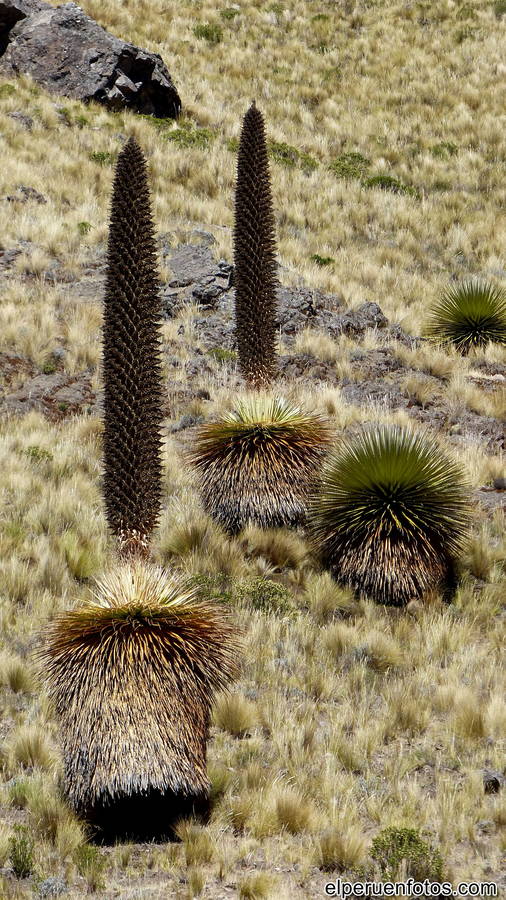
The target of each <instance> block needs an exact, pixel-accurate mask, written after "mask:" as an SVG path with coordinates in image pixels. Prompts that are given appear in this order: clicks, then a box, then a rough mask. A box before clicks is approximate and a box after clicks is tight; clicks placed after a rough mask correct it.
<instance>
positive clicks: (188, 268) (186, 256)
mask: <svg viewBox="0 0 506 900" xmlns="http://www.w3.org/2000/svg"><path fill="white" fill-rule="evenodd" d="M169 265H170V267H171V269H172V274H173V275H174V278H173V279H172V280H171V281H169V287H171V288H181V287H187V286H188V285H190V284H194V283H195V282H197V281H200V279H201V278H205V277H206V276H208V275H210V274H211V272H212V270H213V269H214V268H215V267H216V262H215V259H214V257H213V254H212V252H211V250H210V249H209V247H202V246H200V247H199V246H195V245H193V244H183V245H182V246H181V247H178V248H177V250H175V251H174V253H173V254H172V256H171V257H170V260H169Z"/></svg>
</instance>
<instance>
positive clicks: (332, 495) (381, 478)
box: [310, 425, 470, 605]
mask: <svg viewBox="0 0 506 900" xmlns="http://www.w3.org/2000/svg"><path fill="white" fill-rule="evenodd" d="M469 516H470V506H469V500H468V494H467V488H466V485H465V481H464V479H463V475H462V472H461V471H460V468H459V467H458V466H457V465H456V464H455V463H453V462H452V461H451V460H450V459H449V458H447V457H446V455H445V454H444V453H442V452H441V451H440V450H439V449H438V447H437V446H435V445H434V443H433V442H431V441H430V440H429V439H428V437H425V436H424V435H422V434H417V433H415V432H411V431H410V430H408V429H405V428H401V427H399V426H389V425H381V426H378V427H376V428H368V429H367V430H365V431H363V432H362V433H361V434H359V435H358V437H356V438H354V439H353V440H352V441H351V442H349V443H343V444H342V445H341V446H340V447H339V448H338V449H337V450H336V451H334V453H333V454H332V455H331V456H330V458H329V460H328V461H327V463H326V464H325V466H324V470H323V473H322V476H321V482H320V487H319V491H318V493H317V496H316V497H315V498H314V500H313V503H312V507H311V513H310V520H311V529H312V538H313V542H314V544H315V546H316V547H317V548H318V551H319V552H320V554H321V556H322V559H323V560H324V562H325V564H326V565H327V566H328V567H329V569H330V570H331V572H332V574H333V575H334V576H335V577H336V579H337V580H338V581H340V582H341V583H343V584H346V585H349V586H350V587H352V588H353V589H354V590H355V591H357V592H358V593H359V594H364V595H366V596H369V597H370V598H371V599H373V600H376V601H377V602H379V603H390V604H394V605H403V604H405V603H407V602H409V600H411V599H414V598H420V597H422V596H423V595H424V594H425V593H426V592H428V591H429V590H431V589H434V588H437V587H438V586H445V587H448V588H450V587H453V583H454V577H455V576H454V564H455V559H456V557H457V556H458V554H459V553H460V552H461V550H462V548H463V543H464V539H465V535H466V531H467V527H468V520H469Z"/></svg>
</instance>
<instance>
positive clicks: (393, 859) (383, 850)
mask: <svg viewBox="0 0 506 900" xmlns="http://www.w3.org/2000/svg"><path fill="white" fill-rule="evenodd" d="M371 858H372V859H373V860H374V861H375V862H376V863H377V864H378V866H379V868H380V870H381V874H382V875H383V877H384V878H385V881H396V879H397V878H398V877H399V875H400V874H401V863H402V862H404V865H405V871H404V869H403V870H402V876H403V877H404V876H406V877H411V878H414V879H415V880H416V881H424V880H425V878H428V879H429V880H430V881H438V880H441V878H442V875H443V860H442V857H441V854H440V853H439V851H438V850H435V849H434V847H431V846H430V844H428V843H426V841H424V840H422V838H421V837H420V834H419V832H418V831H416V829H414V828H385V829H384V830H383V831H381V832H380V833H379V834H378V835H376V837H375V838H374V840H373V842H372V848H371Z"/></svg>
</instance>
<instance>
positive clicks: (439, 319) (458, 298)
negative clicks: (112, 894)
mask: <svg viewBox="0 0 506 900" xmlns="http://www.w3.org/2000/svg"><path fill="white" fill-rule="evenodd" d="M426 334H427V337H430V338H433V339H434V340H437V341H441V342H445V343H450V344H453V345H454V346H455V347H456V349H457V350H459V352H460V353H468V352H469V350H471V348H472V347H482V346H484V345H485V344H487V343H488V342H489V341H492V342H494V343H497V344H506V292H505V291H504V290H502V289H501V288H498V287H496V286H495V285H493V284H489V283H487V282H480V281H474V280H471V281H465V282H463V284H460V285H458V286H456V287H450V288H448V290H447V291H446V292H445V293H444V294H443V297H442V298H441V300H440V301H439V303H437V304H436V305H435V306H434V307H433V309H432V311H431V314H430V317H429V321H428V324H427V327H426Z"/></svg>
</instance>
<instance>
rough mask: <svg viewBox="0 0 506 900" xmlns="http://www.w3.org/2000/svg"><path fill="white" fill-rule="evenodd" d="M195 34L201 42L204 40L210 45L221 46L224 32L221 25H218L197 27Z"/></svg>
mask: <svg viewBox="0 0 506 900" xmlns="http://www.w3.org/2000/svg"><path fill="white" fill-rule="evenodd" d="M193 34H194V35H195V37H196V38H198V39H199V40H201V39H202V40H204V41H207V42H208V43H209V44H219V43H220V42H221V41H222V40H223V30H222V28H221V26H220V25H216V24H209V23H206V24H205V25H195V28H194V29H193Z"/></svg>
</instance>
